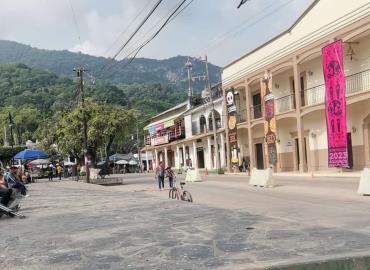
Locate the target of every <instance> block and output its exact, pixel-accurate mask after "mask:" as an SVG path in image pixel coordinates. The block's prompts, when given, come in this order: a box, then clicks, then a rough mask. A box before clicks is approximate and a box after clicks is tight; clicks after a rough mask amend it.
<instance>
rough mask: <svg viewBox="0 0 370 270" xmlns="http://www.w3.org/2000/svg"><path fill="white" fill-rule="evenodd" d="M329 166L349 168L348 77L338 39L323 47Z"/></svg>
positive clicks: (340, 41) (340, 43)
mask: <svg viewBox="0 0 370 270" xmlns="http://www.w3.org/2000/svg"><path fill="white" fill-rule="evenodd" d="M322 58H323V70H324V78H325V112H326V126H327V134H328V154H329V156H328V164H329V167H348V165H349V164H348V148H347V115H346V78H345V75H344V68H343V44H342V40H337V41H335V42H333V43H331V44H329V45H327V46H326V47H324V48H323V49H322Z"/></svg>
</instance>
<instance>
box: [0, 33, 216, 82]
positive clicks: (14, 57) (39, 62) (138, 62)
mask: <svg viewBox="0 0 370 270" xmlns="http://www.w3.org/2000/svg"><path fill="white" fill-rule="evenodd" d="M108 61H109V60H108V59H107V58H104V57H96V56H91V55H86V54H81V53H73V52H70V51H66V50H64V51H52V50H41V49H37V48H33V47H31V46H28V45H24V44H21V43H17V42H13V41H6V40H0V63H23V64H25V65H27V66H29V67H31V68H37V69H43V70H47V71H49V72H52V73H55V74H57V75H59V76H66V77H72V76H74V72H73V68H74V67H80V66H81V65H82V66H83V67H85V68H86V69H88V70H89V73H90V74H91V75H93V76H95V77H97V78H98V79H102V80H107V81H109V82H110V83H114V84H118V83H125V84H131V83H164V84H166V83H177V84H178V87H179V88H184V87H185V88H186V81H185V80H186V79H187V70H186V68H185V63H186V61H187V57H185V56H176V57H172V58H169V59H164V60H155V59H147V58H137V59H135V60H134V61H133V62H132V63H131V64H130V65H129V66H127V67H125V66H126V63H127V60H125V61H113V62H110V64H109V65H108V68H106V69H105V70H104V71H101V69H102V67H103V66H104V65H106V64H107V63H108ZM192 62H193V74H194V75H203V74H204V73H205V68H204V63H203V62H201V61H200V60H196V59H194V60H192ZM209 71H210V78H211V82H212V83H216V82H218V81H219V80H220V68H219V67H217V66H215V65H212V64H210V65H209ZM203 87H204V82H196V83H195V88H196V89H201V88H203Z"/></svg>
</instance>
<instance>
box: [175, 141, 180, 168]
mask: <svg viewBox="0 0 370 270" xmlns="http://www.w3.org/2000/svg"><path fill="white" fill-rule="evenodd" d="M176 157H177V158H175V166H176V168H177V169H179V168H180V163H181V161H180V147H179V145H178V144H177V145H176Z"/></svg>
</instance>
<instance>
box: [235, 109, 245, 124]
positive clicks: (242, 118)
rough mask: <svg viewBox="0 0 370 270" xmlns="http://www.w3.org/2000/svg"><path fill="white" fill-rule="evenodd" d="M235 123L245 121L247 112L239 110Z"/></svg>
mask: <svg viewBox="0 0 370 270" xmlns="http://www.w3.org/2000/svg"><path fill="white" fill-rule="evenodd" d="M236 119H237V123H243V122H246V121H247V110H246V109H244V110H239V111H238V112H237V114H236Z"/></svg>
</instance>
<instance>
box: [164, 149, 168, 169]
mask: <svg viewBox="0 0 370 270" xmlns="http://www.w3.org/2000/svg"><path fill="white" fill-rule="evenodd" d="M167 166H168V156H167V147H165V148H164V167H165V168H167Z"/></svg>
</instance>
